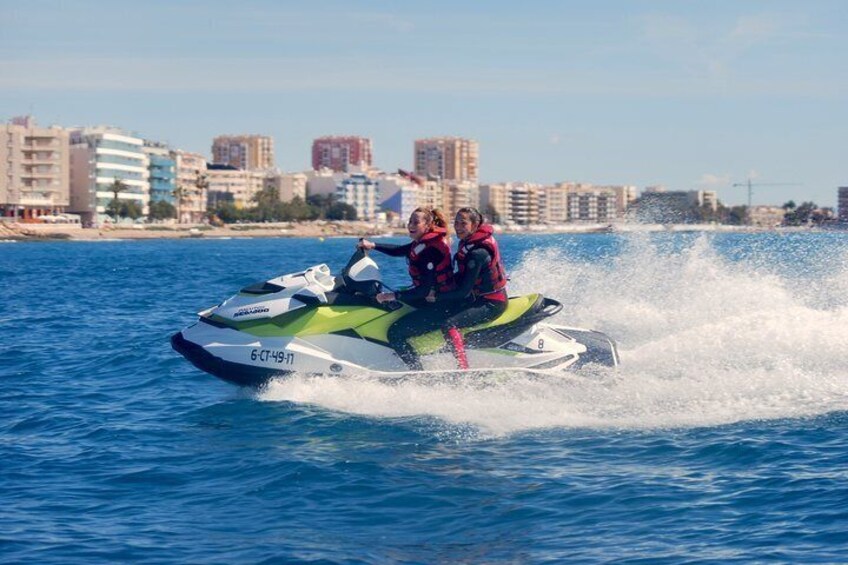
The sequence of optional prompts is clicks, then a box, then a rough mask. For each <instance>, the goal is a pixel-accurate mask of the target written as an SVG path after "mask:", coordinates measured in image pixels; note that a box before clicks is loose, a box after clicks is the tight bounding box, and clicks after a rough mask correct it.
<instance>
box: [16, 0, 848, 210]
mask: <svg viewBox="0 0 848 565" xmlns="http://www.w3.org/2000/svg"><path fill="white" fill-rule="evenodd" d="M845 29H848V1H843V0H804V1H801V0H792V1H785V0H734V1H724V0H711V1H708V2H707V1H688V0H669V1H650V2H649V1H644V2H640V1H636V0H629V1H624V0H594V1H592V2H586V1H576V0H574V1H572V0H562V1H558V2H556V1H542V0H525V1H523V2H520V3H519V2H512V1H499V0H491V1H486V2H483V1H468V2H456V1H455V0H453V1H446V0H429V1H427V2H399V1H389V0H386V1H376V0H375V1H368V0H363V1H352V0H346V1H336V0H323V1H322V2H315V3H312V2H309V3H307V2H289V1H270V0H268V1H259V0H239V1H238V2H234V1H231V2H221V1H216V0H206V1H194V0H187V1H178V0H169V1H165V0H145V1H144V2H137V1H133V2H129V1H124V0H111V1H110V2H102V1H88V0H76V1H74V2H69V1H58V0H27V1H21V0H0V121H2V122H5V121H7V120H8V119H9V118H11V117H13V116H17V115H24V114H31V115H33V116H34V117H35V118H36V120H37V121H38V123H39V124H40V125H51V124H59V125H62V126H90V125H101V124H108V125H113V126H118V127H121V128H123V129H126V130H128V131H131V132H135V133H137V134H139V135H141V136H143V137H145V138H148V139H153V140H157V141H164V142H167V143H169V144H170V145H171V146H172V147H175V148H180V149H185V150H188V151H197V152H200V153H203V154H206V155H209V153H210V148H211V143H212V138H213V137H215V136H216V135H222V134H238V133H257V134H263V135H270V136H272V137H273V138H274V142H275V150H276V161H277V164H278V166H280V167H281V168H282V169H283V170H286V171H299V170H306V169H308V168H310V166H311V162H310V160H311V144H312V140H313V139H314V138H316V137H320V136H322V135H361V136H365V137H369V138H371V140H372V143H373V148H374V165H376V166H378V167H380V168H383V169H385V170H387V171H393V170H395V169H397V168H404V169H409V168H412V159H413V157H412V155H413V142H414V140H415V139H420V138H424V137H433V136H458V137H468V138H472V139H475V140H477V141H478V142H479V146H480V177H481V178H480V180H481V182H483V183H490V182H504V181H530V182H538V183H546V184H547V183H556V182H564V181H575V182H584V183H593V184H628V185H636V186H637V187H639V189H640V190H641V189H643V188H644V187H645V186H652V185H663V186H665V187H666V188H667V189H668V190H694V189H702V190H716V191H718V195H719V198H720V200H721V201H722V202H723V203H725V204H728V205H735V204H744V203H746V202H747V189H746V188H745V187H741V186H733V185H734V184H740V183H741V184H744V183H746V182H747V181H748V180H749V179H750V180H751V182H752V185H753V189H754V192H753V203H754V204H776V205H780V204H782V203H784V202H786V201H787V200H790V199H792V200H795V201H796V202H799V203H800V202H801V201H807V200H812V201H814V202H816V203H817V204H819V205H821V206H835V204H836V195H837V187H839V186H848V130H847V128H848V103H846V102H848V41H846V40H845V35H844V34H845Z"/></svg>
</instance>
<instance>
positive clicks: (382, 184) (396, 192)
mask: <svg viewBox="0 0 848 565" xmlns="http://www.w3.org/2000/svg"><path fill="white" fill-rule="evenodd" d="M376 181H377V184H378V188H379V190H380V197H381V199H382V201H381V202H380V208H381V209H382V210H383V211H386V212H393V213H394V215H395V216H396V217H397V219H398V223H402V224H403V225H406V221H407V220H408V219H409V216H410V215H412V212H413V211H414V210H415V209H416V208H418V206H419V200H420V199H421V195H422V192H423V189H422V187H421V186H419V184H418V183H416V182H413V181H412V180H410V178H409V176H403V175H400V174H397V175H394V174H393V175H380V176H378V177H377V178H376Z"/></svg>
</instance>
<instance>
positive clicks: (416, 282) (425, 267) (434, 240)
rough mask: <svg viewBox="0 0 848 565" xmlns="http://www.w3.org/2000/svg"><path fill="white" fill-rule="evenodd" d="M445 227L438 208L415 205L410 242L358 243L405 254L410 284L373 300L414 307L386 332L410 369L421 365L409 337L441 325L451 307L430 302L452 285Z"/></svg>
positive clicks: (394, 253)
mask: <svg viewBox="0 0 848 565" xmlns="http://www.w3.org/2000/svg"><path fill="white" fill-rule="evenodd" d="M447 227H448V224H447V220H445V217H444V215H443V214H442V213H441V212H440V211H439V210H437V209H434V208H416V209H415V210H414V211H413V212H412V214H411V215H410V216H409V222H408V223H407V229H408V231H409V237H411V238H412V241H411V242H409V243H407V244H406V245H393V244H390V243H374V242H373V241H369V240H367V239H362V240H360V241H359V244H358V245H357V247H359V248H360V249H375V250H377V251H380V252H381V253H385V254H387V255H391V256H394V257H401V256H403V257H406V260H407V264H408V266H409V276H410V278H411V279H412V287H411V288H409V289H407V290H402V291H400V292H381V293H379V294H378V295H377V297H376V300H377V302H379V303H380V304H385V303H387V302H393V301H395V300H399V301H401V302H404V303H406V304H409V305H410V306H412V307H414V308H415V310H414V311H413V312H410V313H409V314H407V315H405V316H403V317H402V318H400V319H398V320H396V321H395V322H394V323H393V324H392V325H391V326H390V327H389V330H388V332H387V338H388V340H389V343H394V344H397V345H396V350H397V353H398V355H400V357H401V359H403V360H404V362H405V363H406V366H407V367H409V368H410V369H412V370H413V371H420V370H421V369H422V367H421V361H420V359H419V358H418V353H417V352H416V351H415V347H414V346H413V345H412V343H410V341H409V339H410V338H412V337H415V336H418V335H421V334H425V333H427V332H430V331H433V330H434V329H436V328H439V327H441V326H442V322H443V321H444V319H445V318H446V317H448V316H450V314H451V310H450V308H446V307H445V306H444V304H440V305H438V306H437V305H435V304H433V302H432V300H433V299H434V297H435V296H436V295H437V294H441V293H444V292H448V291H450V290H453V288H454V286H455V285H454V282H453V266H452V265H451V252H450V245H449V243H448V236H447V234H448V232H447ZM428 300H430V301H429V302H428Z"/></svg>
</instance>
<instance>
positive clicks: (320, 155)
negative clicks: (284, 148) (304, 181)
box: [312, 135, 372, 173]
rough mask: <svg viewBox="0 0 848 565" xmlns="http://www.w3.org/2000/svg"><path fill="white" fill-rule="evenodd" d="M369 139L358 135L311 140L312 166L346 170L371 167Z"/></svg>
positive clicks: (338, 170) (339, 170) (337, 170)
mask: <svg viewBox="0 0 848 565" xmlns="http://www.w3.org/2000/svg"><path fill="white" fill-rule="evenodd" d="M371 161H372V151H371V140H370V139H368V138H366V137H358V136H352V135H350V136H324V137H319V138H318V139H316V140H314V141H313V142H312V168H313V169H314V170H316V171H317V170H320V169H322V168H326V169H330V170H331V171H334V172H337V173H339V172H347V171H349V170H351V167H358V168H360V169H362V170H366V169H368V168H369V167H371Z"/></svg>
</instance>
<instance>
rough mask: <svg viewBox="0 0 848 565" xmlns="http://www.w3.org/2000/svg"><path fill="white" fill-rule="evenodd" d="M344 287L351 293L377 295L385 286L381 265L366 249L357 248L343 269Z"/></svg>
mask: <svg viewBox="0 0 848 565" xmlns="http://www.w3.org/2000/svg"><path fill="white" fill-rule="evenodd" d="M342 280H343V281H344V289H345V290H346V291H347V292H349V293H351V294H364V295H365V296H376V295H377V293H379V292H380V289H381V288H382V286H383V280H382V276H381V275H380V267H378V266H377V263H375V262H374V260H373V259H371V258H370V257H368V253H367V252H366V251H365V250H364V249H357V250H356V251H355V252H354V254H353V255H352V256H351V258H350V260H349V261H348V262H347V265H345V267H344V269H342Z"/></svg>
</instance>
